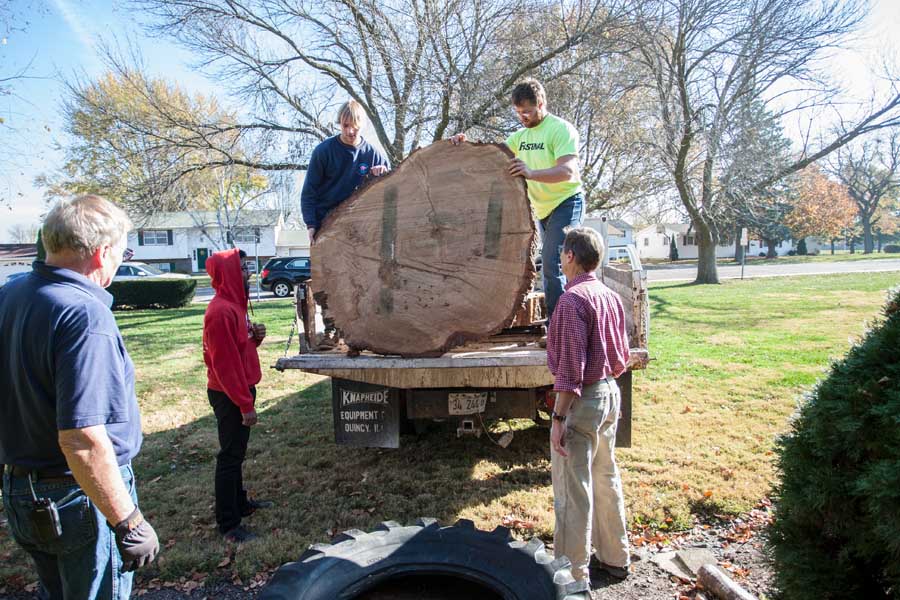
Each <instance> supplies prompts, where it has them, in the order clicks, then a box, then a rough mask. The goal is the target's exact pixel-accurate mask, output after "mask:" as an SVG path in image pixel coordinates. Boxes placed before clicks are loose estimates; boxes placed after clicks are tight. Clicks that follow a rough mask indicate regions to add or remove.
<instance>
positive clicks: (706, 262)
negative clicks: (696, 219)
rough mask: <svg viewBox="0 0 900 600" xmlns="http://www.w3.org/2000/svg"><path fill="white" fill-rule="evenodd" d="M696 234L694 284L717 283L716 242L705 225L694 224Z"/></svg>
mask: <svg viewBox="0 0 900 600" xmlns="http://www.w3.org/2000/svg"><path fill="white" fill-rule="evenodd" d="M694 230H695V231H696V234H697V279H695V280H694V283H719V270H718V267H717V266H716V240H715V239H714V238H713V235H712V231H710V230H709V228H708V227H706V226H705V225H700V226H699V227H698V226H697V224H696V223H695V224H694Z"/></svg>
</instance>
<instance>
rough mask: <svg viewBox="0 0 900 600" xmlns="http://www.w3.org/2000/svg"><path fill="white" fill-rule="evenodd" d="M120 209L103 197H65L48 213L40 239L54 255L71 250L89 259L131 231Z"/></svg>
mask: <svg viewBox="0 0 900 600" xmlns="http://www.w3.org/2000/svg"><path fill="white" fill-rule="evenodd" d="M131 228H132V224H131V219H129V218H128V215H126V214H125V211H123V210H122V209H121V208H119V207H118V206H116V205H115V204H113V203H112V202H110V201H109V200H106V199H104V198H101V197H100V196H94V195H92V194H87V195H84V196H78V197H76V198H64V199H62V200H60V201H59V203H57V205H56V206H54V207H53V209H52V210H51V211H50V213H49V214H47V218H46V219H44V225H43V227H42V228H41V240H42V241H43V243H44V247H45V248H47V251H48V252H52V253H54V254H56V253H58V252H63V251H65V250H71V251H72V252H76V253H78V254H80V255H81V256H82V257H83V258H87V257H88V256H90V255H91V254H93V253H94V252H95V251H96V250H97V249H98V248H100V247H101V246H104V245H114V244H116V243H117V242H118V241H119V240H121V239H122V236H124V235H126V234H127V233H128V231H129V230H131Z"/></svg>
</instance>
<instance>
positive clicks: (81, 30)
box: [53, 0, 96, 50]
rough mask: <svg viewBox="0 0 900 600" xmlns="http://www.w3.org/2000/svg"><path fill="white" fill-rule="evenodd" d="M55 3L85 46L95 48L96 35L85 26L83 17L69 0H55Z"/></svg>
mask: <svg viewBox="0 0 900 600" xmlns="http://www.w3.org/2000/svg"><path fill="white" fill-rule="evenodd" d="M53 4H54V5H55V6H56V10H58V11H59V14H60V15H61V16H62V18H63V19H64V20H65V22H66V24H67V25H68V26H69V29H71V30H72V33H74V34H75V36H76V37H77V38H78V40H79V41H80V42H81V43H82V44H83V45H84V47H85V48H88V49H90V50H93V48H94V45H95V43H96V42H95V41H94V36H93V35H92V34H91V33H90V32H88V30H87V29H86V28H85V26H84V23H82V21H81V17H80V16H79V15H78V13H77V12H75V9H74V8H73V7H72V5H71V4H70V3H69V0H53Z"/></svg>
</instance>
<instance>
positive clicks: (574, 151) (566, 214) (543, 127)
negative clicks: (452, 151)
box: [450, 79, 584, 323]
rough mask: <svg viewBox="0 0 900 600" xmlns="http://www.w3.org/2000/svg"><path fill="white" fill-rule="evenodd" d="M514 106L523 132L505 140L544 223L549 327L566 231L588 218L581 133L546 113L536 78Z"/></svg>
mask: <svg viewBox="0 0 900 600" xmlns="http://www.w3.org/2000/svg"><path fill="white" fill-rule="evenodd" d="M512 104H513V108H515V111H516V116H518V118H519V121H520V122H521V123H522V125H523V126H524V128H523V129H519V130H518V131H516V132H515V133H513V134H512V135H511V136H509V138H507V140H506V144H507V145H508V146H509V148H510V149H511V150H512V151H513V154H515V156H516V157H515V158H514V159H513V160H512V161H511V162H510V166H509V173H510V174H511V175H515V176H520V177H524V178H525V179H526V180H528V198H529V199H530V200H531V205H532V206H533V207H534V212H535V214H536V215H537V218H538V220H539V223H540V228H541V238H542V239H543V246H542V248H541V262H542V263H543V266H542V276H543V283H544V295H545V296H546V300H547V321H548V323H549V320H550V316H551V315H552V314H553V309H554V308H556V302H557V300H559V297H560V296H561V295H562V293H563V286H564V285H565V283H566V278H565V276H564V275H563V273H562V268H561V266H560V262H559V261H560V259H559V252H560V249H561V248H562V244H563V240H564V239H565V232H564V230H565V228H566V227H570V226H571V227H577V226H579V225H581V221H582V218H583V217H584V201H583V199H582V197H581V192H582V188H581V175H580V173H579V169H578V131H577V130H576V129H575V127H574V126H573V125H572V124H571V123H569V122H567V121H565V120H563V119H560V118H559V117H557V116H556V115H553V114H550V113H549V112H547V95H546V93H545V92H544V88H543V86H542V85H541V84H540V83H539V82H538V81H537V80H535V79H526V80H524V81H522V82H521V83H519V84H517V85H516V86H515V87H514V88H513V91H512ZM465 140H466V135H465V134H463V133H459V134H457V135H454V136H453V137H452V138H450V141H451V142H453V143H454V144H458V143H459V142H462V141H465Z"/></svg>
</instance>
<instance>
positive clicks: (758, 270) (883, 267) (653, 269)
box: [645, 259, 900, 282]
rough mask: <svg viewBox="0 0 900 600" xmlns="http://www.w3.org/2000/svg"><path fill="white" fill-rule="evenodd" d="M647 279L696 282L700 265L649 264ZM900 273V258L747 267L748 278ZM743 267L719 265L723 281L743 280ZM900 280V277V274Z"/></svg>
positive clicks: (899, 277) (745, 273)
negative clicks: (881, 272)
mask: <svg viewBox="0 0 900 600" xmlns="http://www.w3.org/2000/svg"><path fill="white" fill-rule="evenodd" d="M645 269H646V270H647V280H648V281H650V282H654V281H693V280H694V279H696V278H697V266H696V265H683V266H680V265H678V266H669V265H666V266H659V265H647V266H646V267H645ZM880 271H900V259H876V260H856V261H847V262H816V263H794V264H777V263H774V264H773V263H768V264H764V265H754V264H749V265H746V266H745V267H744V277H745V278H749V277H785V276H788V275H825V274H830V273H877V272H880ZM740 277H741V267H740V265H719V279H739V278H740ZM898 279H900V275H898Z"/></svg>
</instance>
